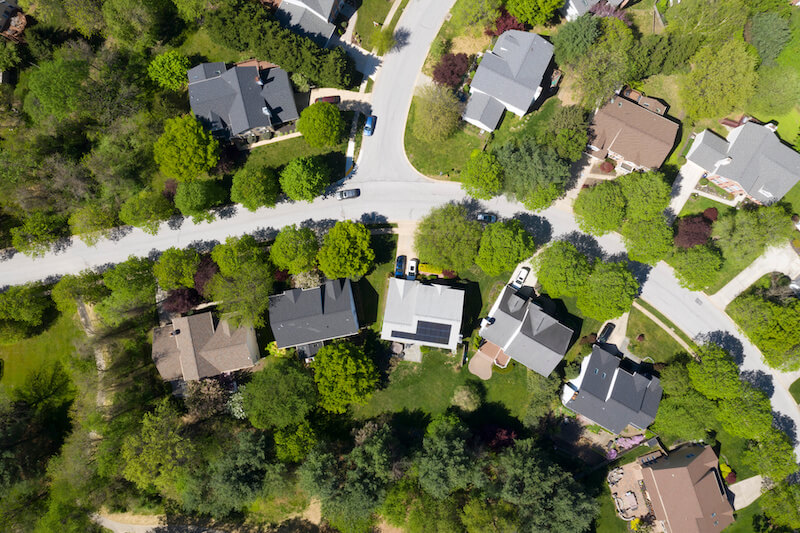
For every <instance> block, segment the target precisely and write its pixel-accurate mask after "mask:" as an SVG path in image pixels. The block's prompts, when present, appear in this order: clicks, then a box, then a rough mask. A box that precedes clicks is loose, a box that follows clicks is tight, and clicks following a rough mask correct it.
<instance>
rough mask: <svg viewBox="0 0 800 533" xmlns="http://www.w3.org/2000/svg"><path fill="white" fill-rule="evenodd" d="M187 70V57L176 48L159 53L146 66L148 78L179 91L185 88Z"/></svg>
mask: <svg viewBox="0 0 800 533" xmlns="http://www.w3.org/2000/svg"><path fill="white" fill-rule="evenodd" d="M188 70H189V58H188V57H186V56H185V55H183V54H182V53H180V52H178V51H177V50H168V51H166V52H164V53H163V54H159V55H157V56H156V57H154V58H153V60H152V61H150V64H149V65H148V66H147V75H148V76H150V79H151V80H153V81H154V82H156V83H157V84H158V85H160V86H161V87H163V88H165V89H169V90H172V91H180V90H182V89H184V88H186V84H187V83H188V78H187V76H186V72H187V71H188Z"/></svg>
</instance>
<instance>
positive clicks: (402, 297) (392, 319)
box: [381, 278, 464, 351]
mask: <svg viewBox="0 0 800 533" xmlns="http://www.w3.org/2000/svg"><path fill="white" fill-rule="evenodd" d="M463 316H464V291H463V290H462V289H460V288H458V287H450V286H448V285H439V284H431V283H422V282H420V281H412V280H408V279H400V278H391V279H390V280H389V288H388V289H387V291H386V307H385V311H384V315H383V328H382V329H381V338H382V339H384V340H387V341H395V342H399V343H402V344H415V345H419V346H430V347H431V348H442V349H446V350H450V351H454V350H455V349H456V347H457V346H458V344H459V342H461V321H462V319H463Z"/></svg>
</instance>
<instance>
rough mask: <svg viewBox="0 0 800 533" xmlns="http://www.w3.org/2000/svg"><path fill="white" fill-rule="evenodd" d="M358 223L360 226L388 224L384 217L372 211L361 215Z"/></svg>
mask: <svg viewBox="0 0 800 533" xmlns="http://www.w3.org/2000/svg"><path fill="white" fill-rule="evenodd" d="M358 221H359V222H361V223H362V224H388V223H389V219H388V218H386V215H382V214H380V213H378V212H377V211H372V212H370V213H363V214H362V215H361V218H359V219H358Z"/></svg>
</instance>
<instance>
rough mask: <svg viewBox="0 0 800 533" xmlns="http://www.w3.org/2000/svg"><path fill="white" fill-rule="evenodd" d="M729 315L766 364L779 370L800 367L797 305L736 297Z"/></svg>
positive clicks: (799, 313) (799, 316)
mask: <svg viewBox="0 0 800 533" xmlns="http://www.w3.org/2000/svg"><path fill="white" fill-rule="evenodd" d="M727 312H728V314H730V316H731V318H733V319H734V320H735V321H736V323H737V324H739V326H740V327H741V328H742V329H743V330H744V332H745V334H747V336H748V337H749V338H750V340H751V341H753V344H755V345H756V346H758V349H759V350H761V353H762V354H763V356H764V360H765V361H766V362H767V364H768V365H769V366H771V367H773V368H780V369H781V370H787V371H788V370H797V369H798V368H800V302H799V301H797V300H796V299H794V298H792V299H791V300H788V301H785V302H781V303H776V302H773V301H770V300H768V299H765V298H762V297H761V296H758V295H755V294H743V295H740V296H738V297H737V298H736V299H735V300H733V302H731V303H730V305H729V306H728V308H727Z"/></svg>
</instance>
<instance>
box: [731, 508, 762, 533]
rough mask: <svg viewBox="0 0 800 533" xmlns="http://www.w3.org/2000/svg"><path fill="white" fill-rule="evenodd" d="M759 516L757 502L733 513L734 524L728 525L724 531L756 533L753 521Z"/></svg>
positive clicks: (759, 509)
mask: <svg viewBox="0 0 800 533" xmlns="http://www.w3.org/2000/svg"><path fill="white" fill-rule="evenodd" d="M760 514H761V504H760V503H759V501H758V500H756V501H754V502H753V503H751V504H750V505H748V506H747V507H745V508H744V509H740V510H738V511H736V512H735V513H734V517H735V518H736V522H734V523H733V524H731V525H729V526H728V527H726V528H725V529H724V532H725V533H753V531H756V526H755V524H753V519H754V518H755V517H756V516H758V515H760Z"/></svg>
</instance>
